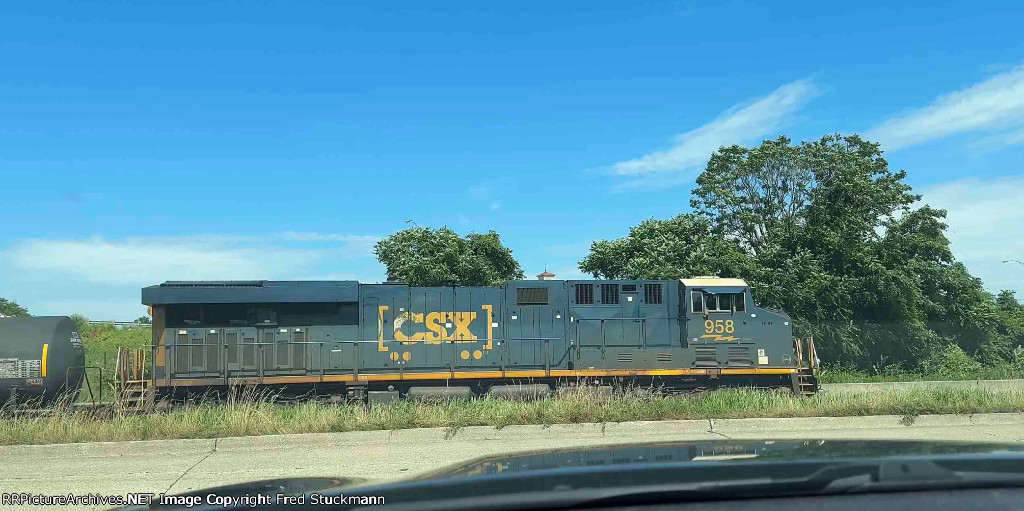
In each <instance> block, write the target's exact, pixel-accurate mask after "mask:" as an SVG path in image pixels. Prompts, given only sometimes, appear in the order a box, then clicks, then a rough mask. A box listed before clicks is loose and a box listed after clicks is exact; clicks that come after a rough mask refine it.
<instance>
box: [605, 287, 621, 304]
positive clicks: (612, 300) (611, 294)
mask: <svg viewBox="0 0 1024 511" xmlns="http://www.w3.org/2000/svg"><path fill="white" fill-rule="evenodd" d="M601 303H603V304H616V303H619V285H618V284H601Z"/></svg>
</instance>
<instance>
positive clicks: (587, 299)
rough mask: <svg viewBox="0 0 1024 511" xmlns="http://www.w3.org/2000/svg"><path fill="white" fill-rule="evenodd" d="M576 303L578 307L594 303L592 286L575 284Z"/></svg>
mask: <svg viewBox="0 0 1024 511" xmlns="http://www.w3.org/2000/svg"><path fill="white" fill-rule="evenodd" d="M576 303H577V304H579V305H591V304H593V303H594V285H593V284H576Z"/></svg>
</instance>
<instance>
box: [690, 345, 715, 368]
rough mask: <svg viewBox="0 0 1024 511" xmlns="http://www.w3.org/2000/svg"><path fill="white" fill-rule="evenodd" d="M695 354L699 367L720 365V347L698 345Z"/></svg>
mask: <svg viewBox="0 0 1024 511" xmlns="http://www.w3.org/2000/svg"><path fill="white" fill-rule="evenodd" d="M694 354H695V355H696V360H695V362H696V365H697V367H718V349H717V348H716V347H715V346H697V347H696V348H694Z"/></svg>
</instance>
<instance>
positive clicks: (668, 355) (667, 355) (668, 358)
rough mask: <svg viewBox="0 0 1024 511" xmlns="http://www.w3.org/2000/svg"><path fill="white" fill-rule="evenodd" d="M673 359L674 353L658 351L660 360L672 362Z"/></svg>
mask: <svg viewBox="0 0 1024 511" xmlns="http://www.w3.org/2000/svg"><path fill="white" fill-rule="evenodd" d="M671 361H672V354H671V353H668V352H664V351H663V352H660V353H658V362H671Z"/></svg>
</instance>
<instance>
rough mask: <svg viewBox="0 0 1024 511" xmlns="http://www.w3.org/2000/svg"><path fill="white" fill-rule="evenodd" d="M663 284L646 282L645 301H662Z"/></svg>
mask: <svg viewBox="0 0 1024 511" xmlns="http://www.w3.org/2000/svg"><path fill="white" fill-rule="evenodd" d="M661 300H662V298H661V284H644V303H661Z"/></svg>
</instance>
